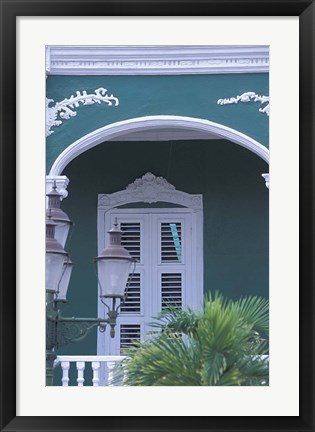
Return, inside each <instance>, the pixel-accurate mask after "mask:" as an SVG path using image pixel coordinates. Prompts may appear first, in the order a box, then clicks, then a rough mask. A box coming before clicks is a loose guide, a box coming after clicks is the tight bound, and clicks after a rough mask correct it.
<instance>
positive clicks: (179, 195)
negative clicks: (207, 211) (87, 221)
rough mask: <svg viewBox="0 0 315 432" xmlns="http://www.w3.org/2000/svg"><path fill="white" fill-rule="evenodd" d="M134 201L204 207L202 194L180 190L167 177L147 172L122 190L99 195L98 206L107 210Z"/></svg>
mask: <svg viewBox="0 0 315 432" xmlns="http://www.w3.org/2000/svg"><path fill="white" fill-rule="evenodd" d="M132 202H145V203H149V204H152V203H156V202H170V203H175V204H179V205H182V206H185V207H189V208H193V209H195V210H198V209H200V208H202V195H196V194H188V193H186V192H182V191H178V190H176V188H175V186H173V185H172V184H170V183H169V182H168V181H167V180H166V179H165V178H163V177H157V176H155V175H154V174H152V173H150V172H147V173H146V174H144V175H143V176H142V177H140V178H137V179H136V180H135V181H134V182H132V183H130V184H129V185H128V186H127V187H126V189H124V190H122V191H118V192H114V193H112V194H100V195H99V196H98V207H99V209H101V208H102V209H103V210H105V211H107V210H109V209H110V208H113V207H117V206H120V205H124V204H126V203H132Z"/></svg>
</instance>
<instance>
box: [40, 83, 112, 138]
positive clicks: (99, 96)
mask: <svg viewBox="0 0 315 432" xmlns="http://www.w3.org/2000/svg"><path fill="white" fill-rule="evenodd" d="M52 102H54V100H53V99H48V98H46V137H47V136H49V135H51V134H52V133H53V132H54V131H52V130H51V128H52V127H53V126H60V125H61V124H62V121H63V120H69V119H70V118H71V117H75V116H76V115H77V112H76V111H75V108H78V107H79V106H80V104H83V105H85V106H86V105H93V104H95V103H98V104H100V103H102V102H104V103H106V104H107V105H108V106H112V105H113V103H114V104H115V106H118V105H119V100H118V99H117V98H116V97H115V96H113V95H108V94H107V89H105V88H103V87H100V88H98V89H96V90H94V93H92V94H88V93H87V92H86V91H85V90H83V91H82V93H81V92H80V91H76V96H73V95H72V96H70V98H69V99H63V100H62V101H61V102H56V103H55V105H53V106H50V104H51V103H52Z"/></svg>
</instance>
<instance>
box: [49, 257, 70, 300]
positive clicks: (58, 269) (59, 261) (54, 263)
mask: <svg viewBox="0 0 315 432" xmlns="http://www.w3.org/2000/svg"><path fill="white" fill-rule="evenodd" d="M65 258H66V255H65V254H63V253H53V252H46V291H48V292H53V293H56V292H57V291H58V285H59V282H60V279H61V277H62V273H63V266H64V262H65Z"/></svg>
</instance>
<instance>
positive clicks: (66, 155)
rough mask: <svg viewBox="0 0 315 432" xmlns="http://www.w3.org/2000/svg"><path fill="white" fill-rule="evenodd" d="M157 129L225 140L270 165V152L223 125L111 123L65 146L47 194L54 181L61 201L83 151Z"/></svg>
mask: <svg viewBox="0 0 315 432" xmlns="http://www.w3.org/2000/svg"><path fill="white" fill-rule="evenodd" d="M159 128H161V129H166V128H167V129H172V128H174V129H182V130H183V131H189V132H190V133H192V134H193V133H194V132H196V136H197V135H198V134H200V133H202V134H203V136H204V137H206V136H207V135H209V138H210V137H211V138H213V137H217V138H219V139H220V138H221V139H226V140H229V141H231V142H233V143H235V144H237V145H240V146H242V147H244V148H246V149H248V150H250V151H251V152H253V153H255V154H256V155H258V156H259V157H260V158H261V159H263V160H264V161H265V162H267V163H268V164H269V150H268V149H267V148H266V147H265V146H263V145H262V144H260V143H259V142H258V141H255V140H254V139H253V138H250V137H249V136H247V135H245V134H243V133H241V132H239V131H237V130H235V129H231V128H229V127H227V126H224V125H222V124H219V123H214V122H211V121H209V120H205V119H199V118H194V117H183V116H172V115H157V116H146V117H138V118H132V119H129V120H123V121H120V122H116V123H111V124H109V125H107V126H104V127H102V128H100V129H96V130H95V131H93V132H91V133H89V134H87V135H85V136H83V137H82V138H80V139H78V140H77V141H75V142H74V143H72V144H71V145H70V146H68V147H67V148H66V149H65V150H64V151H63V152H62V153H61V154H60V155H59V156H58V157H57V159H56V160H55V162H54V163H53V165H52V167H51V169H50V172H49V174H48V176H47V179H46V192H47V193H48V192H49V191H50V190H51V187H52V183H53V181H54V180H56V182H57V188H58V191H59V192H60V193H61V194H62V195H63V197H64V198H65V197H66V196H67V195H68V193H67V191H66V189H67V186H68V183H69V180H68V179H67V177H65V176H63V175H62V172H63V170H64V169H65V167H66V166H67V165H68V164H69V163H70V162H71V161H72V160H73V159H75V158H76V157H78V156H79V155H80V154H82V153H84V152H85V151H87V150H89V149H91V148H93V147H95V146H97V145H98V144H101V143H103V142H105V141H109V140H112V139H117V138H118V137H124V138H125V139H126V137H127V136H128V135H129V134H132V133H135V132H143V131H148V130H152V129H159ZM263 177H264V178H265V180H266V185H267V187H269V174H263Z"/></svg>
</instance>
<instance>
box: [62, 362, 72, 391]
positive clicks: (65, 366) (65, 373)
mask: <svg viewBox="0 0 315 432" xmlns="http://www.w3.org/2000/svg"><path fill="white" fill-rule="evenodd" d="M61 369H62V378H61V382H62V387H68V385H69V369H70V362H68V361H62V362H61Z"/></svg>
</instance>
